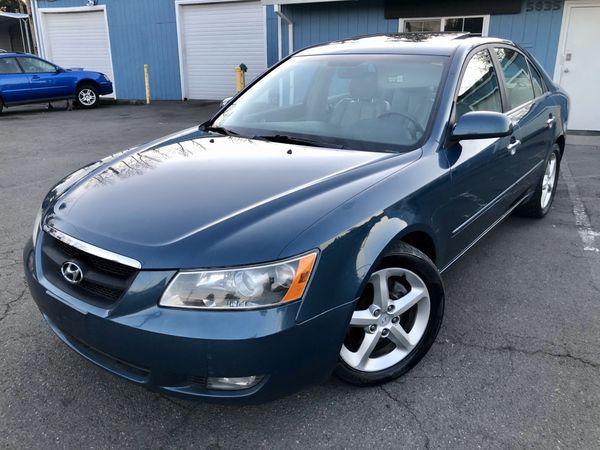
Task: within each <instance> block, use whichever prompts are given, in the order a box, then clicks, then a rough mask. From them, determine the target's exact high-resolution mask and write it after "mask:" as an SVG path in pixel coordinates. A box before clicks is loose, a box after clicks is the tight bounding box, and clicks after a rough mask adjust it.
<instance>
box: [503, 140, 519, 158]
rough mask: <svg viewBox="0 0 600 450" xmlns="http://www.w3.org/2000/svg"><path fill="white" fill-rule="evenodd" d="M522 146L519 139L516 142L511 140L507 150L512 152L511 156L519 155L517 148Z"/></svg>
mask: <svg viewBox="0 0 600 450" xmlns="http://www.w3.org/2000/svg"><path fill="white" fill-rule="evenodd" d="M519 145H521V141H520V140H518V139H515V140H514V141H513V140H511V142H510V144H508V145H507V146H506V149H507V150H508V151H509V152H510V154H511V156H512V155H514V154H515V153H517V147H518V146H519Z"/></svg>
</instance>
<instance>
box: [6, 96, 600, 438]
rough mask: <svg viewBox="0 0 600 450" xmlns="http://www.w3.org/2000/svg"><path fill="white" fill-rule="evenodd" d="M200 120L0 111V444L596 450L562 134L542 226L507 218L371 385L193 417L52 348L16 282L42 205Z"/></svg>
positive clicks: (583, 185) (578, 200)
mask: <svg viewBox="0 0 600 450" xmlns="http://www.w3.org/2000/svg"><path fill="white" fill-rule="evenodd" d="M214 109H215V105H204V104H198V103H180V102H172V103H171V102H165V103H160V104H155V105H151V106H125V105H107V106H102V107H100V108H98V109H97V110H93V111H65V110H62V109H57V110H54V111H47V110H45V109H44V108H43V107H39V106H35V107H26V108H25V107H24V108H14V109H12V108H11V109H9V110H7V111H5V113H3V114H2V115H0V447H3V448H32V447H36V448H78V449H79V448H110V447H118V448H122V447H136V448H137V447H145V448H188V447H194V448H210V449H220V448H262V447H265V448H286V449H290V448H325V447H327V448H366V447H369V448H382V447H386V446H387V447H391V448H503V449H504V448H544V449H547V448H578V449H583V448H590V449H591V448H600V252H599V251H598V249H599V248H600V233H598V232H599V231H600V137H594V136H591V137H590V136H585V137H581V136H569V137H568V139H567V150H566V158H565V162H566V163H565V164H563V171H562V175H561V179H560V183H559V185H558V190H557V197H556V200H555V203H554V206H553V208H552V211H551V212H550V214H549V215H548V216H547V217H546V218H545V219H543V220H532V219H523V218H518V217H510V218H509V219H508V220H506V221H505V222H504V223H502V224H501V225H500V226H499V227H497V228H496V230H494V231H493V232H492V233H490V234H489V235H488V236H486V237H485V238H484V239H483V240H481V241H480V242H479V243H478V244H477V245H476V246H475V247H473V248H472V249H471V250H470V251H469V252H468V253H467V254H466V255H465V256H464V257H463V258H462V259H461V260H459V261H458V262H457V263H456V264H455V265H453V266H452V267H451V268H450V269H449V270H448V271H447V272H446V273H445V275H444V281H445V284H446V290H447V305H446V316H445V319H444V324H443V326H442V329H441V331H440V334H439V336H438V338H437V341H436V343H435V344H434V345H433V347H432V349H431V351H430V353H429V354H428V355H427V356H426V357H425V359H424V360H423V361H422V362H421V363H420V364H419V365H418V366H417V367H416V368H415V369H413V370H412V371H411V372H410V373H409V374H407V375H406V376H404V377H403V378H401V379H399V380H397V381H395V382H392V383H389V384H387V385H385V386H382V387H375V388H363V389H360V388H356V387H352V386H348V385H345V384H344V383H342V382H341V381H338V380H337V379H335V378H331V379H330V380H329V381H328V382H326V383H324V384H322V385H318V386H314V387H313V388H310V389H307V390H305V391H302V392H300V393H298V394H296V395H292V396H290V397H287V398H284V399H281V400H278V401H275V402H272V403H269V404H265V405H259V406H250V407H248V406H246V407H233V406H219V405H209V404H204V403H198V402H192V401H183V400H179V399H173V398H169V397H166V396H163V395H159V394H155V393H151V392H148V391H146V390H144V389H143V388H141V387H138V386H136V385H133V384H130V383H128V382H126V381H123V380H121V379H118V378H116V377H114V376H113V375H111V374H109V373H106V372H105V371H103V370H102V369H100V368H97V367H96V366H94V365H92V364H91V363H88V362H86V361H84V360H83V359H82V358H81V357H79V356H78V355H76V354H75V353H74V352H72V351H71V350H70V349H68V348H67V347H66V346H65V345H63V344H62V343H61V342H60V341H59V340H58V339H57V338H56V337H55V336H54V335H53V333H52V332H51V331H50V329H49V328H48V326H47V325H46V324H45V323H44V321H43V319H42V317H41V315H40V314H39V311H38V310H37V308H36V307H35V305H34V303H33V301H32V299H31V297H30V295H29V292H28V291H27V289H26V287H25V283H24V278H23V271H22V263H21V251H22V247H23V245H24V243H25V241H26V240H27V239H28V237H29V235H30V234H31V229H32V225H33V220H34V217H35V214H36V211H37V208H38V207H39V204H40V202H41V200H42V198H43V196H44V194H45V193H46V191H47V190H48V189H49V188H50V187H51V186H52V185H53V184H54V183H55V182H56V181H57V180H59V179H60V178H62V177H63V176H65V175H67V174H68V173H70V172H72V171H73V170H75V169H77V168H79V167H80V166H82V165H84V164H86V163H88V162H91V161H95V160H97V159H99V158H101V157H104V156H107V155H109V154H111V153H114V152H116V151H119V150H122V149H125V148H128V147H131V146H134V145H136V144H141V143H143V142H145V141H149V140H151V139H154V138H157V137H160V136H162V135H165V134H167V133H170V132H173V131H177V130H180V129H183V128H186V127H188V126H191V125H194V124H197V123H200V122H201V121H203V119H205V118H206V117H208V115H209V114H210V113H211V111H214Z"/></svg>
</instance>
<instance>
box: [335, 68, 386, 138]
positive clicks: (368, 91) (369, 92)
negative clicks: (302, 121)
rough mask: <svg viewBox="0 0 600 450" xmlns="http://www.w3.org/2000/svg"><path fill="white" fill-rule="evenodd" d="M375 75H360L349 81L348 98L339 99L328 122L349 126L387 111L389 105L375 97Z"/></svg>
mask: <svg viewBox="0 0 600 450" xmlns="http://www.w3.org/2000/svg"><path fill="white" fill-rule="evenodd" d="M376 95H377V76H376V75H375V74H374V73H373V74H372V73H369V74H364V75H360V76H358V77H356V78H353V79H352V81H351V82H350V98H344V99H342V100H340V101H339V102H338V103H337V104H336V105H335V107H334V109H333V112H332V114H331V119H330V122H331V123H332V124H334V125H339V126H341V127H347V126H351V125H353V124H355V123H357V122H359V121H361V120H368V119H375V118H377V117H378V116H380V115H381V114H384V113H386V112H388V111H389V109H390V105H389V103H388V102H386V101H385V100H383V99H380V98H376Z"/></svg>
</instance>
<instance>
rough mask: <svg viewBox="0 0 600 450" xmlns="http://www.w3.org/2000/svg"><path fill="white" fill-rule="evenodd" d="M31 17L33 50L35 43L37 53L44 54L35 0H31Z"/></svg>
mask: <svg viewBox="0 0 600 450" xmlns="http://www.w3.org/2000/svg"><path fill="white" fill-rule="evenodd" d="M31 17H33V33H34V34H35V42H34V44H33V46H34V50H35V47H36V43H37V54H38V55H40V56H45V55H44V42H43V41H42V35H41V30H40V22H39V21H38V4H37V0H31Z"/></svg>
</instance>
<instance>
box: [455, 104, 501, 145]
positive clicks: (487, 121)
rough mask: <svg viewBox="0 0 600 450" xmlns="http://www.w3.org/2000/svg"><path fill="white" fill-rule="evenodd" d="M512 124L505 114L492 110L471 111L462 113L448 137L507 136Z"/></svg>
mask: <svg viewBox="0 0 600 450" xmlns="http://www.w3.org/2000/svg"><path fill="white" fill-rule="evenodd" d="M512 132H513V124H512V121H511V120H510V118H509V117H508V116H507V115H506V114H502V113H499V112H492V111H471V112H468V113H466V114H465V115H463V116H462V117H461V118H460V119H458V122H456V124H455V125H454V128H453V129H452V134H451V136H450V139H451V140H453V141H461V140H464V139H486V138H499V137H504V136H509V135H511V134H512Z"/></svg>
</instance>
